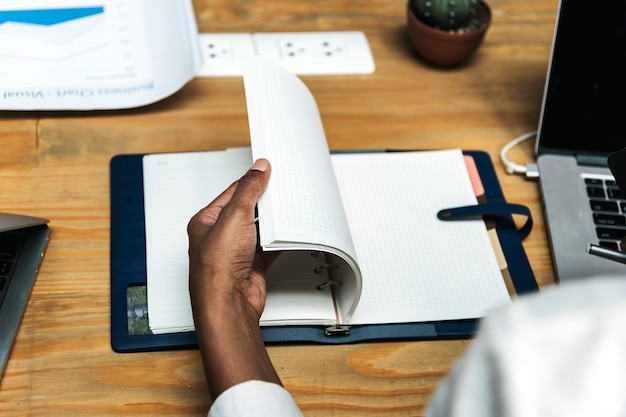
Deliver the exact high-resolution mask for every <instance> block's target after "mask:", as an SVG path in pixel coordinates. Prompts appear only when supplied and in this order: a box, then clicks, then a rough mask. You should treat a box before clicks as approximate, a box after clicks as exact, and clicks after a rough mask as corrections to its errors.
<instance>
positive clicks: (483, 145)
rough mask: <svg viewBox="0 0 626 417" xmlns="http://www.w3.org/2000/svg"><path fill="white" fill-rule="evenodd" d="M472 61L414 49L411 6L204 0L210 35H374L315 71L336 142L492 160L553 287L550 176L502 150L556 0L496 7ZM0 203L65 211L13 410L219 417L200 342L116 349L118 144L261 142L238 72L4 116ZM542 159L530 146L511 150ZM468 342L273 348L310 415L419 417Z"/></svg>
mask: <svg viewBox="0 0 626 417" xmlns="http://www.w3.org/2000/svg"><path fill="white" fill-rule="evenodd" d="M489 2H490V4H491V7H492V9H493V13H494V23H493V26H492V28H491V29H490V31H489V33H488V34H487V38H486V40H485V43H484V44H483V46H482V49H480V51H479V54H478V55H477V56H476V58H475V60H474V61H473V62H471V64H470V65H469V66H467V67H465V68H459V69H455V70H447V71H444V70H437V69H433V68H430V67H428V66H426V65H425V64H424V63H422V62H421V61H420V60H419V59H417V58H416V57H415V56H414V54H413V53H412V51H411V50H410V48H409V46H408V43H407V41H406V36H405V14H404V13H405V2H404V0H371V1H369V2H356V1H325V0H310V1H300V2H295V1H291V0H273V1H262V0H251V1H245V2H244V1H232V0H213V1H208V0H197V1H195V6H196V13H197V19H198V25H199V28H200V31H203V32H221V31H226V32H262V31H266V32H268V31H317V30H362V31H364V32H365V33H366V35H367V37H368V39H369V41H370V44H371V47H372V50H373V54H374V58H375V61H376V65H377V68H376V72H375V73H374V74H373V75H367V76H342V77H329V76H327V77H305V78H304V80H305V82H306V83H307V84H308V85H309V87H310V89H311V90H312V92H313V93H314V95H315V96H316V98H317V100H318V103H319V107H320V111H321V114H322V117H323V120H324V123H325V127H326V133H327V136H328V140H329V143H330V147H331V148H332V149H341V148H406V149H430V148H450V147H461V148H466V149H484V150H486V151H488V152H489V154H490V155H491V156H492V158H493V160H494V162H495V164H496V168H497V170H498V174H499V177H500V180H501V183H502V186H503V188H504V191H505V194H506V196H507V198H508V200H510V201H511V202H517V203H522V204H526V205H528V206H529V207H530V208H531V210H532V212H533V214H534V218H535V228H534V230H533V232H532V234H531V236H530V237H529V238H528V239H527V240H526V242H525V247H526V250H527V253H528V257H529V259H530V262H531V264H532V267H533V268H534V271H535V274H536V277H537V280H538V282H539V284H540V285H541V286H547V285H550V284H552V283H553V274H552V269H551V264H550V255H549V252H548V248H547V246H546V237H545V232H544V225H543V221H542V213H541V207H540V203H539V201H538V194H537V184H536V183H533V182H527V181H525V180H524V179H522V178H521V177H517V176H515V177H513V176H507V175H506V174H505V173H504V171H503V169H502V167H501V165H500V163H499V159H498V152H499V150H500V148H501V147H502V146H503V145H504V144H506V143H507V142H508V141H509V140H511V139H512V138H514V137H516V136H518V135H520V134H523V133H526V132H528V131H531V130H534V129H535V128H536V126H537V120H538V116H539V106H540V102H541V95H542V91H543V85H544V79H545V72H546V65H547V62H548V54H549V50H550V42H551V39H552V30H553V24H554V18H555V13H556V8H557V0H489ZM0 119H1V120H0V143H1V144H2V152H1V153H0V167H1V168H0V179H1V181H2V182H1V184H2V185H1V186H0V210H2V211H9V212H19V213H25V214H32V215H39V216H45V217H48V218H50V219H51V223H50V227H51V231H52V236H51V239H52V240H51V242H50V246H49V249H48V251H47V253H46V255H45V260H44V262H43V265H42V268H41V271H40V274H39V277H38V280H37V283H36V285H35V288H34V290H33V293H32V296H31V299H30V303H29V306H28V309H27V311H26V315H25V317H24V320H23V324H22V326H21V329H20V332H19V335H18V338H17V341H16V343H15V346H14V349H13V353H12V356H11V359H10V361H9V364H8V367H7V370H6V374H5V377H4V379H3V380H2V384H1V385H0V413H1V414H2V415H3V416H22V415H33V416H36V415H54V416H60V415H63V416H65V415H80V416H99V417H100V416H109V415H112V416H119V415H150V416H154V415H168V416H171V415H195V416H202V415H205V413H206V412H207V410H208V408H209V404H210V400H209V397H208V395H207V391H206V384H205V381H204V376H203V374H202V369H201V364H200V356H199V354H198V352H197V351H195V350H189V351H176V352H160V353H139V354H116V353H114V352H113V351H112V350H111V348H110V344H109V180H108V175H109V168H108V164H109V160H110V159H111V157H112V156H113V155H115V154H118V153H134V152H159V151H183V150H210V149H218V148H223V147H227V146H241V145H247V144H248V125H247V119H246V110H245V101H244V95H243V86H242V81H241V79H240V78H215V79H208V78H205V79H196V80H194V81H192V82H191V83H189V84H188V85H187V86H186V87H185V88H183V89H182V91H180V92H179V93H177V94H175V95H174V96H172V97H171V98H169V99H167V100H165V101H162V102H160V103H157V104H155V105H153V106H150V107H148V108H145V109H140V110H133V111H121V112H101V113H43V112H40V113H26V112H24V113H9V112H5V113H0ZM509 156H510V158H511V159H513V160H515V161H519V162H520V163H525V162H527V161H530V160H532V158H533V153H532V144H531V143H525V144H524V145H522V146H520V147H519V148H515V149H514V150H513V151H511V152H510V155H509ZM468 343H469V342H468V341H432V342H398V343H364V344H357V345H347V346H280V347H271V348H270V349H269V350H270V354H271V357H272V359H273V361H274V363H275V365H276V367H277V369H278V372H279V373H280V376H281V377H282V379H283V381H284V383H285V385H286V387H287V389H289V390H290V391H291V392H292V393H293V395H294V396H295V399H296V401H297V402H298V404H299V405H300V406H301V407H302V410H303V411H304V414H305V415H306V416H329V415H333V416H353V415H359V416H364V415H368V416H370V415H371V416H374V415H376V416H416V415H421V414H422V412H423V408H424V405H425V404H426V402H427V401H428V398H429V396H430V394H431V392H432V391H433V389H434V387H435V386H436V385H437V383H438V382H439V381H440V380H441V378H443V377H444V376H445V374H446V373H447V371H448V369H449V367H450V365H451V364H452V363H453V361H454V360H455V359H456V358H457V357H459V355H461V354H462V353H463V352H464V350H465V349H466V347H467V345H468Z"/></svg>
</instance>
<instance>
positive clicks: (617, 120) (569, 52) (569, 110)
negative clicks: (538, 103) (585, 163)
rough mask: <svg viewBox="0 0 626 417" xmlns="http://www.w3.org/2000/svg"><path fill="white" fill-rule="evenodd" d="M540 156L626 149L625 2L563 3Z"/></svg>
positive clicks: (546, 94)
mask: <svg viewBox="0 0 626 417" xmlns="http://www.w3.org/2000/svg"><path fill="white" fill-rule="evenodd" d="M559 10H560V11H559V19H558V24H557V28H556V33H555V39H554V44H553V50H552V57H551V64H550V68H549V72H548V79H547V84H546V88H545V92H544V102H543V106H542V111H541V117H540V124H539V130H538V139H537V151H538V154H544V153H559V154H577V155H578V154H589V155H592V156H606V155H608V153H610V152H612V151H615V150H617V149H620V148H624V147H626V106H625V105H624V103H625V100H626V2H625V1H624V0H603V1H601V2H596V3H590V2H582V1H580V0H561V3H560V9H559Z"/></svg>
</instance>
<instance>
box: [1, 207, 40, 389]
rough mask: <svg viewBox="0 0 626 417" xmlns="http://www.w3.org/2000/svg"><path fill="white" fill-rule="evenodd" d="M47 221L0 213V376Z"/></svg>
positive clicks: (23, 307)
mask: <svg viewBox="0 0 626 417" xmlns="http://www.w3.org/2000/svg"><path fill="white" fill-rule="evenodd" d="M47 223H48V220H46V219H42V218H39V217H31V216H23V215H18V214H9V213H0V380H1V379H2V376H3V375H4V370H5V368H6V365H7V360H8V358H9V354H10V352H11V348H12V347H13V342H14V341H15V337H16V335H17V330H18V329H19V327H20V322H21V321H22V316H23V315H24V311H25V310H26V304H27V302H28V298H29V296H30V292H31V290H32V288H33V285H34V283H35V276H36V275H37V271H38V269H39V265H40V264H41V260H42V257H43V252H44V250H45V248H46V246H47V244H48V236H49V230H48V225H47Z"/></svg>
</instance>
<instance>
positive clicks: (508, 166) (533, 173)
mask: <svg viewBox="0 0 626 417" xmlns="http://www.w3.org/2000/svg"><path fill="white" fill-rule="evenodd" d="M536 136H537V131H536V130H535V131H532V132H528V133H525V134H523V135H521V136H518V137H516V138H515V139H513V140H512V141H510V142H509V143H507V144H506V145H504V147H502V150H501V151H500V160H502V163H503V164H504V168H505V170H506V173H507V174H519V175H525V176H526V178H528V179H537V178H539V168H538V167H537V164H534V163H528V164H526V165H518V164H516V163H515V162H512V161H509V160H508V159H507V157H506V153H507V152H508V151H509V150H510V149H511V148H512V147H514V146H516V145H519V144H520V143H522V142H524V141H526V140H528V139H532V138H534V137H536Z"/></svg>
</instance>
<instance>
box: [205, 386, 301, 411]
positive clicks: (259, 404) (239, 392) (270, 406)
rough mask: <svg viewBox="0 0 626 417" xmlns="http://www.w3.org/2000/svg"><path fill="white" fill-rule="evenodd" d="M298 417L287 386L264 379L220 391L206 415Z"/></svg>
mask: <svg viewBox="0 0 626 417" xmlns="http://www.w3.org/2000/svg"><path fill="white" fill-rule="evenodd" d="M222 416H228V417H237V416H257V417H263V416H272V417H283V416H284V417H292V416H293V417H301V416H302V412H301V411H300V409H299V408H298V406H297V405H296V402H295V401H294V399H293V397H292V396H291V394H289V392H287V390H285V389H284V388H283V387H281V386H280V385H278V384H274V383H271V382H265V381H246V382H242V383H241V384H237V385H235V386H233V387H230V388H229V389H227V390H226V391H224V392H223V393H222V394H221V395H220V396H219V397H217V399H216V400H215V402H214V403H213V405H212V406H211V409H210V410H209V417H222Z"/></svg>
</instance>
